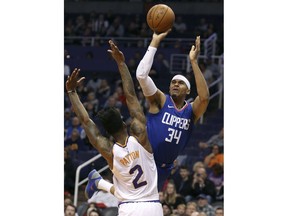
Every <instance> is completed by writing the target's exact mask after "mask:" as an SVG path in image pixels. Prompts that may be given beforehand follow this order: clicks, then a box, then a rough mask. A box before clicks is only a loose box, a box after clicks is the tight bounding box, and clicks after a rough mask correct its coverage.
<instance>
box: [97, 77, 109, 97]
mask: <svg viewBox="0 0 288 216" xmlns="http://www.w3.org/2000/svg"><path fill="white" fill-rule="evenodd" d="M110 93H111V88H110V86H109V83H108V81H107V80H106V79H102V80H101V84H100V87H99V89H98V91H97V95H98V96H99V97H100V98H104V99H107V98H108V97H109V96H110Z"/></svg>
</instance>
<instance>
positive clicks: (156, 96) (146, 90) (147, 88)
mask: <svg viewBox="0 0 288 216" xmlns="http://www.w3.org/2000/svg"><path fill="white" fill-rule="evenodd" d="M170 31H171V29H169V30H168V31H166V32H164V33H161V34H156V33H155V32H154V33H153V36H152V40H151V42H150V45H149V47H148V49H147V51H146V53H145V55H144V57H143V58H142V60H141V61H140V63H139V65H138V67H137V70H136V77H137V80H138V81H139V84H140V86H141V89H142V91H143V94H144V96H145V97H146V98H147V100H148V102H149V104H150V111H151V112H158V111H159V110H154V109H155V108H156V109H159V107H160V108H161V107H162V106H163V105H164V103H165V95H164V93H163V92H162V91H160V90H159V89H157V87H156V85H155V83H154V82H153V80H152V79H151V77H149V72H150V70H151V67H152V64H153V60H154V56H155V53H156V51H157V48H158V47H159V44H160V42H161V41H162V40H163V39H164V38H165V37H166V35H167V34H168V33H169V32H170Z"/></svg>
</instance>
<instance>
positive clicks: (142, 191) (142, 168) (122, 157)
mask: <svg viewBox="0 0 288 216" xmlns="http://www.w3.org/2000/svg"><path fill="white" fill-rule="evenodd" d="M112 172H113V174H114V175H113V184H114V186H115V196H116V197H117V198H118V199H119V201H120V202H123V201H148V200H159V194H158V190H157V169H156V164H155V161H154V157H153V154H151V153H149V152H148V151H147V150H146V149H144V147H143V146H142V145H141V144H140V143H139V142H138V141H137V139H136V138H135V137H133V136H129V137H128V138H127V139H126V143H125V145H124V146H122V145H120V144H119V143H115V144H114V146H113V170H112Z"/></svg>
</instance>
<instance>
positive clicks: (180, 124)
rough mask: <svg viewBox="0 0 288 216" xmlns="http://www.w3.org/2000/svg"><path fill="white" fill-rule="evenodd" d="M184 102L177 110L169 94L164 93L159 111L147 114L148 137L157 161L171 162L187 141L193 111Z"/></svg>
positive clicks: (191, 128)
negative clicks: (163, 100)
mask: <svg viewBox="0 0 288 216" xmlns="http://www.w3.org/2000/svg"><path fill="white" fill-rule="evenodd" d="M185 103H186V104H185V105H184V106H183V107H182V109H180V110H178V109H176V108H175V107H174V104H173V101H172V99H171V98H170V96H169V95H166V101H165V104H164V106H163V108H162V109H161V110H160V111H159V113H157V114H152V113H148V115H147V131H148V137H149V141H150V143H151V144H152V148H153V152H154V158H155V160H156V162H158V163H167V164H169V163H173V161H174V160H175V159H176V158H177V156H178V155H179V153H180V151H181V150H183V149H184V148H185V146H186V145H187V143H188V141H189V138H190V136H191V133H192V130H193V128H194V124H193V111H192V106H191V104H190V103H187V102H186V101H185ZM164 152H165V153H164Z"/></svg>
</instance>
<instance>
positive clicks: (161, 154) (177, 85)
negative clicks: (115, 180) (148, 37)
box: [136, 30, 209, 191]
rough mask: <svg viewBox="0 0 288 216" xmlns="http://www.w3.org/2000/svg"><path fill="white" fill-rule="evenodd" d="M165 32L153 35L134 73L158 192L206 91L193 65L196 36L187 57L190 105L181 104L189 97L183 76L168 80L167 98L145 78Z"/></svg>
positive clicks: (206, 96)
mask: <svg viewBox="0 0 288 216" xmlns="http://www.w3.org/2000/svg"><path fill="white" fill-rule="evenodd" d="M169 32H170V30H168V31H167V32H165V33H161V34H156V33H154V34H153V37H152V41H151V43H150V46H149V47H148V50H147V52H146V53H145V55H144V57H143V59H142V60H141V62H140V63H139V65H138V67H137V71H136V76H137V79H138V81H139V83H140V86H141V88H142V91H143V94H144V96H145V97H146V98H147V101H148V103H149V112H148V114H147V131H148V137H149V140H150V143H151V145H152V148H153V153H154V158H155V162H156V165H157V171H158V190H159V191H160V190H161V189H162V186H163V184H164V182H165V180H166V178H167V177H168V176H169V174H170V171H171V169H172V167H173V161H174V160H175V159H176V158H177V156H178V154H179V152H180V151H181V150H183V149H184V148H185V146H186V145H187V143H188V140H189V138H190V136H191V132H192V130H193V127H194V124H195V123H196V122H197V120H198V119H199V118H200V117H201V116H202V115H203V114H204V112H205V111H206V108H207V106H208V103H209V89H208V87H207V84H206V81H205V78H204V77H203V75H202V72H201V70H200V68H199V66H198V62H197V57H198V55H199V53H200V36H198V37H197V38H196V42H195V45H193V46H192V48H191V50H190V53H189V57H190V61H191V65H192V69H193V72H194V76H195V82H196V87H197V93H198V96H197V97H196V98H195V100H194V101H193V102H192V103H187V102H186V101H185V98H186V95H188V94H189V93H190V83H189V81H188V80H187V79H186V78H185V77H184V76H182V75H176V76H174V77H173V78H172V80H171V82H170V87H169V93H170V95H168V94H164V93H163V92H162V91H161V90H159V89H157V87H156V85H155V84H154V82H153V80H152V79H151V78H150V77H149V76H148V74H149V72H150V69H151V67H152V64H153V59H154V55H155V53H156V51H157V47H158V46H159V44H160V42H161V41H162V40H163V39H164V38H165V37H166V35H167V34H168V33H169Z"/></svg>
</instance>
